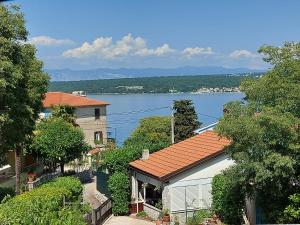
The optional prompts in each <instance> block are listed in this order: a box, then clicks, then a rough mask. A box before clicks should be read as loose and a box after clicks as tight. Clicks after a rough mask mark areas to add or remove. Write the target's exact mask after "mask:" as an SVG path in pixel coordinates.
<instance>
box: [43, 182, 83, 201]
mask: <svg viewBox="0 0 300 225" xmlns="http://www.w3.org/2000/svg"><path fill="white" fill-rule="evenodd" d="M43 187H55V188H66V189H67V190H69V191H71V194H72V197H73V198H77V199H78V197H79V196H80V195H81V194H82V191H83V187H82V185H81V182H80V180H79V179H77V178H75V177H59V178H56V179H54V180H53V181H50V182H48V183H46V184H44V185H43Z"/></svg>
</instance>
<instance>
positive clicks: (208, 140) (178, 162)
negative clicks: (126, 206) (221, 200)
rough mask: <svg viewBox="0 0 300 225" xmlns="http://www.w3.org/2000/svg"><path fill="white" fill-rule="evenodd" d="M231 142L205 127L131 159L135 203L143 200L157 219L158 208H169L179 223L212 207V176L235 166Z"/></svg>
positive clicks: (143, 204)
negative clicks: (197, 212)
mask: <svg viewBox="0 0 300 225" xmlns="http://www.w3.org/2000/svg"><path fill="white" fill-rule="evenodd" d="M229 144H230V140H228V139H226V138H221V137H220V136H219V135H218V134H217V133H216V132H214V131H211V130H206V131H203V132H200V134H197V135H195V136H194V137H191V138H188V139H186V140H184V141H182V142H179V143H177V144H174V145H171V146H170V147H167V148H165V149H162V150H160V151H158V152H155V153H152V154H150V155H149V157H143V159H141V160H136V161H134V162H131V163H130V168H131V186H132V193H131V197H132V202H133V204H135V203H137V202H140V204H142V207H143V210H144V211H146V212H147V213H148V215H150V216H152V217H153V218H154V219H156V218H157V217H158V215H159V212H160V210H159V209H158V208H164V209H168V210H169V212H170V214H171V218H173V220H174V218H175V217H177V218H178V219H179V222H180V224H185V223H186V219H187V217H190V216H192V215H193V212H194V211H197V210H199V209H209V208H210V207H211V198H212V196H211V183H212V178H213V177H214V176H215V175H217V174H219V173H221V171H222V170H224V169H226V168H228V167H230V166H231V165H234V161H233V160H231V159H230V158H229V157H228V156H227V155H226V154H225V152H224V149H225V148H226V146H228V145H229ZM146 155H147V154H146ZM140 208H141V206H140Z"/></svg>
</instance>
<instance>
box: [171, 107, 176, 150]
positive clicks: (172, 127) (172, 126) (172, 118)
mask: <svg viewBox="0 0 300 225" xmlns="http://www.w3.org/2000/svg"><path fill="white" fill-rule="evenodd" d="M171 109H172V115H171V142H172V144H174V143H175V137H174V107H173V104H172V106H171Z"/></svg>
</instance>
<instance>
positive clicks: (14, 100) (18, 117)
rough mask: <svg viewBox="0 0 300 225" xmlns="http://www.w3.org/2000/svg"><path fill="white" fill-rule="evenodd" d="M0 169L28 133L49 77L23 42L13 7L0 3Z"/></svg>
mask: <svg viewBox="0 0 300 225" xmlns="http://www.w3.org/2000/svg"><path fill="white" fill-rule="evenodd" d="M0 18H1V20H0V154H1V157H0V166H1V165H3V164H4V163H5V157H3V156H5V154H6V153H7V151H8V150H11V149H15V147H16V145H20V144H23V143H24V142H25V141H26V140H27V139H28V137H30V135H31V134H32V131H33V130H34V127H35V122H36V120H37V119H38V117H39V112H40V111H41V108H42V99H43V96H44V94H45V93H46V91H47V87H48V81H49V77H48V75H47V74H46V73H44V72H43V70H42V62H41V61H39V60H38V59H37V58H36V56H35V53H36V49H35V48H34V46H32V45H31V44H29V43H28V42H26V41H27V35H28V32H27V30H26V28H25V21H24V16H23V14H22V13H21V12H20V10H19V7H17V6H7V5H4V4H0Z"/></svg>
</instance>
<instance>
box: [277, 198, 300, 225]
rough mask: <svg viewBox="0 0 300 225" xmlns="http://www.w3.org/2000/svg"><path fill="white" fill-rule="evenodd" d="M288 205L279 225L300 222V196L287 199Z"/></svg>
mask: <svg viewBox="0 0 300 225" xmlns="http://www.w3.org/2000/svg"><path fill="white" fill-rule="evenodd" d="M289 200H290V205H288V206H287V207H286V208H285V210H284V212H283V216H282V218H281V219H280V220H279V221H278V222H279V223H299V221H300V194H293V195H291V196H290V197H289Z"/></svg>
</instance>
